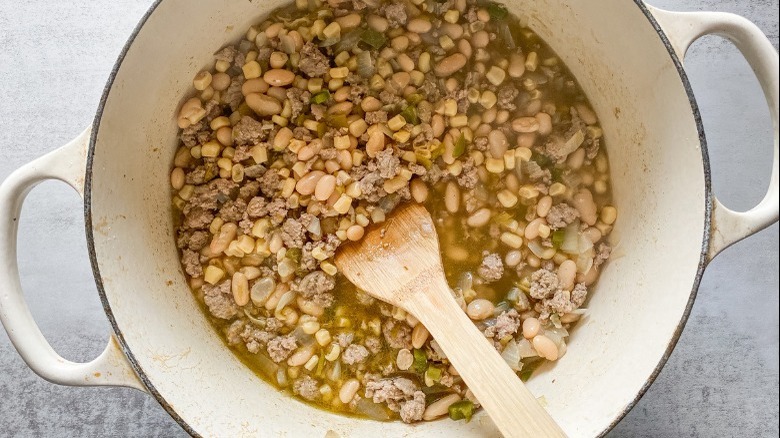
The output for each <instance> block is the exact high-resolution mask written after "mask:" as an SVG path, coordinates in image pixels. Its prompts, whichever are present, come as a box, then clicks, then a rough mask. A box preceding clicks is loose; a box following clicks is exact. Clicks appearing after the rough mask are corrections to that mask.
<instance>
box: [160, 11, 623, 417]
mask: <svg viewBox="0 0 780 438" xmlns="http://www.w3.org/2000/svg"><path fill="white" fill-rule="evenodd" d="M193 85H194V91H193V92H192V93H191V96H190V97H189V99H188V100H186V101H185V102H184V103H183V105H182V106H181V108H180V111H179V113H178V124H179V128H180V129H181V131H180V146H179V148H178V150H177V152H176V154H175V157H174V168H173V170H172V172H171V185H172V187H173V195H172V197H173V205H174V208H175V217H176V224H177V244H178V247H179V249H180V251H181V263H182V266H183V269H184V272H185V273H186V276H187V278H188V281H189V285H190V287H191V289H192V291H193V293H194V294H195V296H196V297H197V299H198V300H199V302H201V303H202V305H203V307H204V310H205V311H206V312H207V314H208V315H209V318H210V319H211V321H212V322H213V324H214V325H215V326H216V327H217V328H218V330H219V331H220V333H221V334H222V335H223V336H224V338H225V339H226V341H227V343H228V344H229V345H230V346H231V347H232V348H233V349H234V350H235V352H236V353H237V354H238V355H239V356H240V357H241V358H242V359H243V360H244V361H245V363H246V364H247V365H248V366H250V367H251V368H252V369H253V370H255V371H256V372H257V373H258V374H259V375H261V376H262V377H264V378H265V379H266V380H267V381H269V382H270V383H272V384H273V385H276V386H277V387H279V388H280V389H282V390H284V391H288V392H290V393H291V394H294V395H295V396H296V397H299V398H301V399H303V400H306V401H307V402H310V403H313V404H315V405H317V406H320V407H324V408H327V409H330V410H333V411H337V412H342V413H349V414H355V415H361V416H367V417H370V418H375V419H381V420H391V419H400V420H402V421H405V422H409V423H411V422H416V421H421V420H432V419H436V418H439V417H442V416H445V415H449V416H450V417H451V418H452V419H454V420H459V419H466V420H468V419H470V418H471V415H472V413H473V411H474V410H475V409H476V408H478V407H479V402H478V400H476V399H475V398H474V396H473V395H472V393H471V392H470V391H469V389H468V388H467V387H466V386H465V385H464V383H463V381H462V380H461V379H460V377H459V376H458V371H457V370H456V369H454V368H453V367H452V366H451V365H450V364H449V363H448V361H447V357H446V355H445V354H444V352H443V351H442V350H441V348H440V347H439V346H438V345H437V344H436V341H435V340H433V339H431V338H430V336H429V334H428V331H427V330H426V329H425V327H423V326H422V324H419V323H418V321H417V320H416V319H415V318H414V317H413V316H411V315H408V314H406V313H405V312H404V311H403V310H401V309H398V308H393V307H391V306H389V305H386V304H384V303H380V302H377V301H376V300H374V299H372V298H370V297H369V296H368V295H367V294H365V293H364V292H362V291H360V290H356V288H355V287H354V286H352V285H351V284H349V283H348V282H347V281H346V280H345V279H344V278H343V277H342V276H341V275H340V274H339V272H338V269H337V268H336V266H335V265H334V263H333V256H334V254H335V253H336V251H337V250H338V248H339V246H340V245H342V244H343V243H345V242H349V241H356V240H359V239H361V238H362V237H363V234H364V232H365V229H366V227H369V226H370V225H372V224H377V223H381V222H383V221H385V219H386V218H387V217H388V216H389V215H390V214H392V211H393V209H394V208H396V206H398V205H399V204H401V203H407V202H416V203H420V204H423V205H425V206H426V207H427V209H428V210H429V211H430V212H431V214H432V216H433V217H434V220H435V222H436V226H437V229H438V232H439V236H440V240H441V248H442V258H443V262H444V266H445V270H446V274H447V277H448V280H449V282H450V284H451V286H452V288H453V289H452V290H453V295H454V297H455V299H456V300H457V301H458V303H459V304H460V305H461V307H462V308H463V311H464V312H466V314H467V315H468V316H469V317H470V318H471V319H472V320H473V322H474V324H476V325H477V327H478V328H479V329H480V330H481V331H483V332H484V335H485V338H486V339H487V340H488V341H489V342H491V343H492V344H493V345H494V346H495V348H496V349H497V350H498V351H499V352H500V353H501V355H502V356H503V357H504V359H505V360H506V361H507V363H508V364H509V365H510V366H511V367H512V369H514V370H515V371H516V372H517V373H518V375H519V376H520V377H521V378H523V379H527V378H528V377H529V376H530V375H531V373H532V371H533V370H534V368H535V367H537V366H538V365H539V364H540V363H542V362H543V361H555V360H558V359H560V358H561V357H562V356H563V355H564V354H565V353H566V339H567V337H568V335H569V332H568V330H569V329H570V327H571V326H572V325H573V324H574V323H575V322H577V320H578V319H579V318H580V316H581V315H582V314H583V313H584V309H583V308H582V306H583V304H584V303H585V301H586V299H587V296H588V290H589V288H590V287H591V285H593V283H594V282H595V281H596V280H597V278H598V276H599V272H600V271H601V270H602V269H603V264H604V262H605V261H606V260H607V259H608V258H609V256H610V252H611V247H610V245H609V243H608V242H607V238H608V235H609V233H610V232H611V230H612V226H613V224H614V222H615V220H616V216H617V210H616V209H615V208H614V207H613V206H611V205H610V204H611V202H610V201H611V193H610V180H609V168H608V161H607V155H606V153H605V151H604V148H603V144H602V143H603V140H602V130H601V128H600V126H599V121H598V119H597V117H596V115H595V113H594V111H593V110H592V109H591V107H590V106H589V104H588V102H587V100H586V98H585V96H584V94H583V92H582V91H581V89H580V88H579V86H578V84H577V82H576V81H575V80H574V78H572V76H571V74H570V73H569V71H568V70H567V69H566V67H565V66H564V65H563V64H562V62H561V60H560V59H559V58H558V57H557V56H556V55H555V54H554V53H553V52H552V50H551V49H550V48H549V47H548V46H546V45H545V44H544V43H543V42H542V41H541V40H540V39H539V37H538V36H537V35H536V34H534V33H533V32H532V31H531V30H530V29H528V28H526V27H523V26H522V25H521V24H520V23H519V21H518V19H517V18H516V17H514V16H512V15H510V14H509V13H508V12H507V10H506V9H505V8H504V7H503V6H502V5H499V4H496V3H489V2H482V1H481V0H476V1H475V0H329V1H327V2H325V3H323V2H321V1H320V0H299V1H296V2H295V4H293V5H290V6H289V7H285V8H282V9H279V10H277V11H275V12H274V13H272V14H271V15H270V17H269V18H267V19H265V20H263V21H261V22H259V23H258V24H257V25H255V26H252V27H251V28H250V29H249V30H248V31H247V33H246V37H245V38H244V39H242V40H241V41H239V42H238V43H236V44H234V45H230V46H227V47H224V48H223V49H221V50H219V51H218V52H217V53H216V54H215V61H214V64H213V66H210V68H208V69H206V70H203V71H201V72H200V73H198V74H197V76H196V77H195V78H194V80H193ZM474 360H479V358H474Z"/></svg>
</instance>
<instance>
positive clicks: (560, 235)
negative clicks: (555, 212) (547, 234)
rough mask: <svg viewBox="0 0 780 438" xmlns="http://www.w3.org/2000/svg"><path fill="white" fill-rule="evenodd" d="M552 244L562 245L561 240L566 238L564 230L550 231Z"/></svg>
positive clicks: (555, 245)
mask: <svg viewBox="0 0 780 438" xmlns="http://www.w3.org/2000/svg"><path fill="white" fill-rule="evenodd" d="M550 239H551V240H552V244H553V246H554V247H555V248H560V247H561V245H563V241H564V240H565V239H566V230H555V231H553V233H552V237H551V238H550Z"/></svg>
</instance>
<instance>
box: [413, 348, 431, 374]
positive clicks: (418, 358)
mask: <svg viewBox="0 0 780 438" xmlns="http://www.w3.org/2000/svg"><path fill="white" fill-rule="evenodd" d="M413 356H414V361H413V362H412V369H414V370H415V371H416V372H418V373H423V372H425V370H426V369H427V368H428V356H427V355H426V354H425V352H424V351H423V350H420V349H419V348H418V349H415V350H414V353H413Z"/></svg>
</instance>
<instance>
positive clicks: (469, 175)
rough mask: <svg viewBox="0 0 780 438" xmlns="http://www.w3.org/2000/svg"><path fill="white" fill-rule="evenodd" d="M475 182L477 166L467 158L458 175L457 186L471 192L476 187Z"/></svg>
mask: <svg viewBox="0 0 780 438" xmlns="http://www.w3.org/2000/svg"><path fill="white" fill-rule="evenodd" d="M477 182H479V173H478V172H477V166H475V165H474V159H473V158H468V159H467V160H466V162H465V163H464V164H463V170H462V171H461V172H460V175H458V184H459V185H460V186H461V187H463V188H464V189H468V190H471V189H473V188H474V187H476V186H477Z"/></svg>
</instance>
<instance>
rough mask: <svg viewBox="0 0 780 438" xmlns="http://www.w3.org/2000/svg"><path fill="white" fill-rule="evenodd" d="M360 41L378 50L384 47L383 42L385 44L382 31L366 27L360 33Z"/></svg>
mask: <svg viewBox="0 0 780 438" xmlns="http://www.w3.org/2000/svg"><path fill="white" fill-rule="evenodd" d="M360 41H363V42H364V43H366V44H368V45H369V46H371V47H372V48H374V49H375V50H379V49H381V48H382V47H384V46H385V44H387V38H385V36H384V35H383V34H382V33H380V32H377V31H375V30H374V29H366V30H365V31H363V33H362V34H361V35H360Z"/></svg>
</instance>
